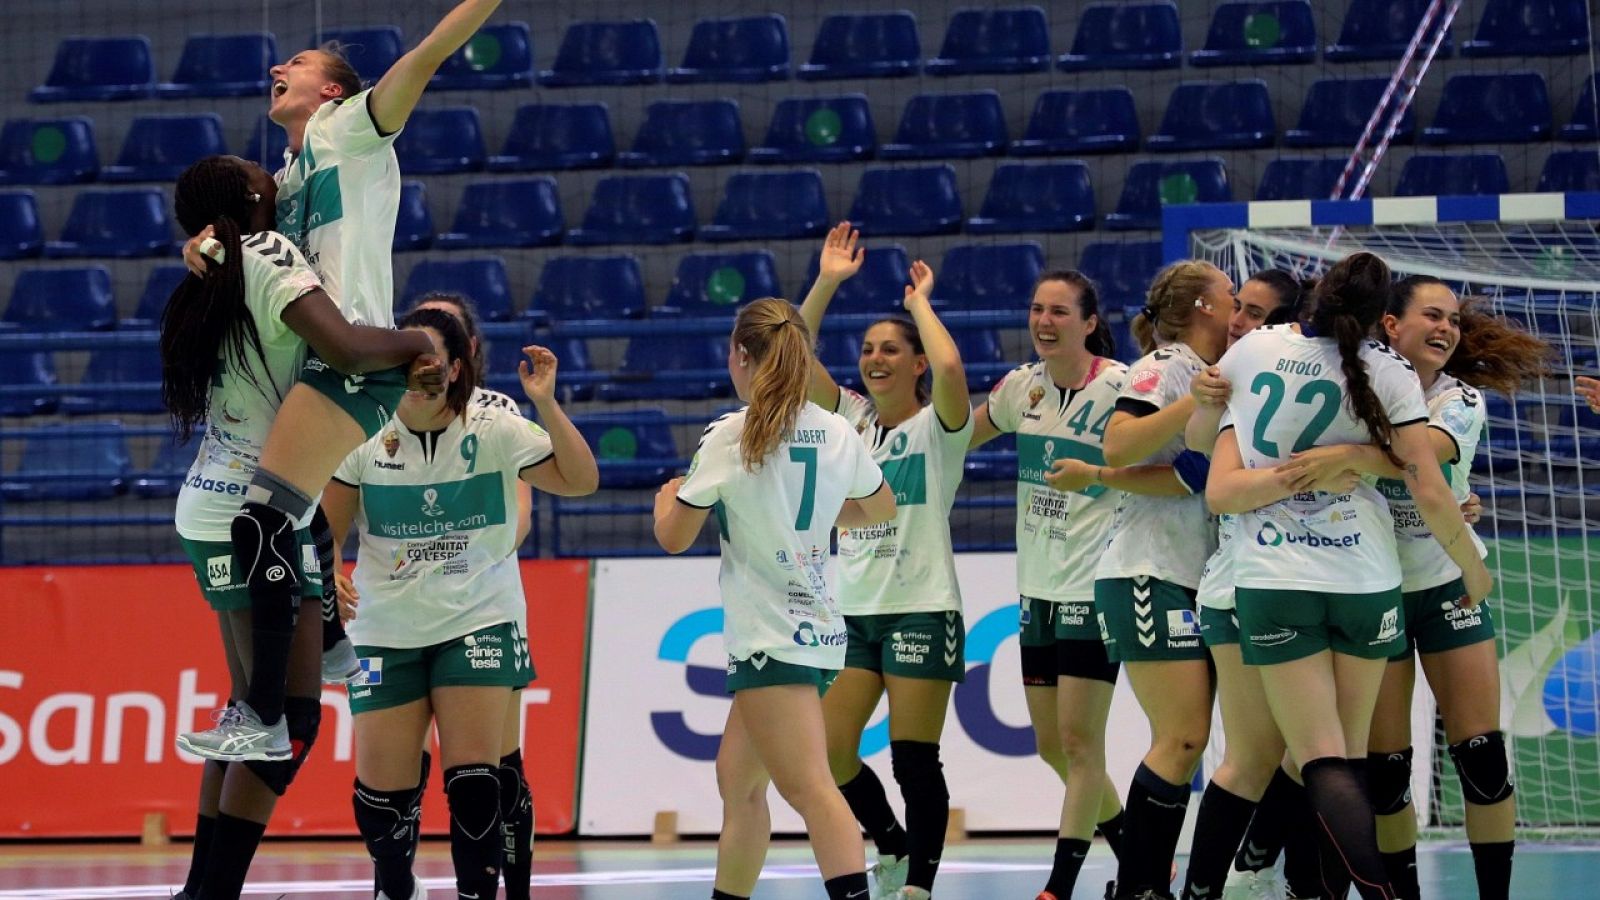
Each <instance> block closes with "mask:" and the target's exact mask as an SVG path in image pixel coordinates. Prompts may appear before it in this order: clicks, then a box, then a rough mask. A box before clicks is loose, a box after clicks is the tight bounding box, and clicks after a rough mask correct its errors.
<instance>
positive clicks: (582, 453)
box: [517, 347, 600, 527]
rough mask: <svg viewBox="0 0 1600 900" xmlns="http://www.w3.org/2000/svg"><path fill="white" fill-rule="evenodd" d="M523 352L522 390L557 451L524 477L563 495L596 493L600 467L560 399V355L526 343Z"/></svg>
mask: <svg viewBox="0 0 1600 900" xmlns="http://www.w3.org/2000/svg"><path fill="white" fill-rule="evenodd" d="M522 352H523V353H524V354H525V355H526V356H527V357H528V358H527V359H525V360H523V361H521V362H519V363H517V376H518V377H519V378H521V379H522V390H523V391H525V392H526V393H527V395H528V399H529V400H532V401H533V408H534V409H535V410H537V411H538V413H539V421H540V422H542V423H544V430H545V431H546V432H548V433H549V434H550V448H551V450H552V454H553V458H552V459H551V460H550V461H549V465H538V466H534V467H533V468H531V469H527V470H524V471H523V473H522V476H521V477H522V479H523V480H524V481H526V482H528V483H529V484H531V485H533V486H534V487H536V488H538V489H539V490H541V491H544V492H546V493H550V494H556V495H558V496H562V497H582V496H585V495H587V494H592V493H594V492H595V490H596V489H597V488H599V487H600V467H599V466H598V465H597V464H596V463H595V461H594V452H593V451H592V450H590V449H589V444H588V442H587V441H585V440H584V439H583V435H582V434H580V433H579V432H578V426H576V425H574V424H572V420H571V419H569V418H567V413H566V411H565V410H563V409H562V408H561V404H560V403H559V402H557V401H556V367H557V360H556V355H555V354H554V353H551V352H550V351H549V350H547V349H545V348H544V347H523V348H522ZM530 363H531V364H532V365H531V366H530V365H529V364H530ZM519 527H520V526H519Z"/></svg>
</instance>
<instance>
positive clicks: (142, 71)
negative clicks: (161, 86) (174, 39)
mask: <svg viewBox="0 0 1600 900" xmlns="http://www.w3.org/2000/svg"><path fill="white" fill-rule="evenodd" d="M155 82H156V70H155V66H154V65H153V64H152V63H151V62H150V39H149V38H146V37H143V36H140V35H134V36H132V37H69V38H65V39H63V40H62V41H61V43H60V44H58V45H56V59H55V62H54V63H53V64H51V66H50V75H49V77H47V78H46V79H45V82H44V84H42V85H40V86H39V87H36V88H34V89H33V90H31V91H29V92H28V100H29V101H31V102H33V103H96V102H100V101H104V100H136V99H143V98H145V97H149V96H151V95H153V94H154V93H155V90H156V84H155Z"/></svg>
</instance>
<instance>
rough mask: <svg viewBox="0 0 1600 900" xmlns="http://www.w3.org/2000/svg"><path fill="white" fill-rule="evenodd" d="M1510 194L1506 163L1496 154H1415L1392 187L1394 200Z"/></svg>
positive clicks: (1407, 161) (1401, 170) (1509, 180)
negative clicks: (1400, 198)
mask: <svg viewBox="0 0 1600 900" xmlns="http://www.w3.org/2000/svg"><path fill="white" fill-rule="evenodd" d="M1510 192H1511V179H1510V177H1508V176H1507V174H1506V161H1505V160H1504V159H1501V158H1500V154H1498V153H1472V154H1464V155H1460V156H1455V155H1450V154H1444V153H1438V154H1426V153H1419V154H1417V155H1416V156H1413V157H1411V158H1410V159H1408V160H1406V164H1405V166H1404V167H1402V168H1401V169H1400V182H1399V183H1398V184H1396V185H1395V187H1394V193H1395V196H1396V197H1426V196H1431V195H1436V194H1507V193H1510Z"/></svg>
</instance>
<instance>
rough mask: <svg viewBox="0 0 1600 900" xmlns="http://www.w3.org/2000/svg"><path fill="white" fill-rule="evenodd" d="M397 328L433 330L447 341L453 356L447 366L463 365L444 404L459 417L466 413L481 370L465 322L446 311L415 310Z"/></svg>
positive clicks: (447, 393) (401, 319)
mask: <svg viewBox="0 0 1600 900" xmlns="http://www.w3.org/2000/svg"><path fill="white" fill-rule="evenodd" d="M395 327H396V328H431V329H433V330H434V331H437V332H439V337H440V338H441V339H443V341H444V352H445V354H446V355H447V356H449V357H450V358H449V359H447V360H445V366H446V367H447V368H448V367H449V365H450V364H451V363H452V362H460V363H461V374H459V375H457V376H456V379H455V380H454V381H452V382H450V386H449V387H447V388H445V391H444V404H445V406H448V407H450V411H451V412H454V413H455V414H456V415H460V414H462V413H464V412H466V411H467V404H468V403H470V402H471V401H472V392H473V391H475V390H477V389H478V370H477V368H476V367H475V366H474V365H473V362H472V341H470V340H469V339H468V338H467V329H466V328H465V327H463V326H462V324H461V320H460V319H457V318H456V317H455V316H452V315H450V314H449V313H447V312H445V311H444V310H442V309H413V310H412V311H411V312H408V313H406V314H405V315H404V316H402V317H401V318H400V321H399V322H397V323H395Z"/></svg>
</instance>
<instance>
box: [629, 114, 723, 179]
mask: <svg viewBox="0 0 1600 900" xmlns="http://www.w3.org/2000/svg"><path fill="white" fill-rule="evenodd" d="M743 158H744V126H743V125H741V124H740V122H739V104H738V103H736V102H734V101H732V100H657V101H655V102H653V103H651V104H650V105H649V106H648V107H646V108H645V111H644V124H642V125H640V126H639V133H638V135H636V136H635V137H634V139H633V149H632V150H629V151H628V152H626V153H621V154H618V156H617V164H618V165H620V166H626V167H630V168H638V167H640V166H708V165H719V164H726V163H735V162H738V161H739V160H740V159H743Z"/></svg>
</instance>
